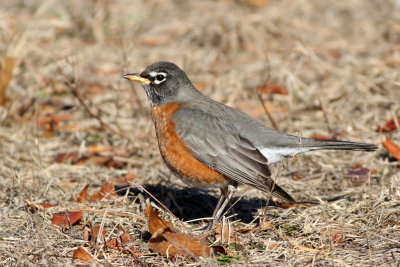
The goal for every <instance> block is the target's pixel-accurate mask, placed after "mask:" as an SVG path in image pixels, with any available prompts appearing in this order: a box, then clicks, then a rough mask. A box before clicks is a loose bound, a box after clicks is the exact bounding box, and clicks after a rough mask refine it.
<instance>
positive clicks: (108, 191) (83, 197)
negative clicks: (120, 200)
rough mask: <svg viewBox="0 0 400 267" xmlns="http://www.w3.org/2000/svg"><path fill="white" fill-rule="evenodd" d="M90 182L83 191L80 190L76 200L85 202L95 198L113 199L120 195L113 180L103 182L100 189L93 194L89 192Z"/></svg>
mask: <svg viewBox="0 0 400 267" xmlns="http://www.w3.org/2000/svg"><path fill="white" fill-rule="evenodd" d="M89 186H90V185H89V184H88V185H86V186H85V187H84V188H83V189H82V191H81V192H79V195H78V197H77V198H76V202H78V203H84V202H87V201H93V200H102V199H111V198H114V197H118V195H117V193H116V192H115V186H114V184H113V183H112V182H108V183H107V184H103V185H102V186H101V187H100V189H99V191H98V192H97V193H95V194H93V195H90V194H89Z"/></svg>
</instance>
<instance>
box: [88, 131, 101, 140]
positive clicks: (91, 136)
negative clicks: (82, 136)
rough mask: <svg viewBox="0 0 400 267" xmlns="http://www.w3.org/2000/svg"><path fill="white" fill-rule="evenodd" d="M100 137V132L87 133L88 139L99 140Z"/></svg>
mask: <svg viewBox="0 0 400 267" xmlns="http://www.w3.org/2000/svg"><path fill="white" fill-rule="evenodd" d="M101 138H102V136H101V135H100V134H98V133H94V134H91V135H89V141H92V142H93V141H98V140H100V139H101Z"/></svg>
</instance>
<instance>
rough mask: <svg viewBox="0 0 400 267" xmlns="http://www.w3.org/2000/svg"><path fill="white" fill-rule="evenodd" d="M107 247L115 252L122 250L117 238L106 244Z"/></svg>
mask: <svg viewBox="0 0 400 267" xmlns="http://www.w3.org/2000/svg"><path fill="white" fill-rule="evenodd" d="M106 244H107V247H108V248H110V249H114V250H120V249H121V243H120V241H119V240H118V239H117V238H111V239H110V240H108V241H107V242H106Z"/></svg>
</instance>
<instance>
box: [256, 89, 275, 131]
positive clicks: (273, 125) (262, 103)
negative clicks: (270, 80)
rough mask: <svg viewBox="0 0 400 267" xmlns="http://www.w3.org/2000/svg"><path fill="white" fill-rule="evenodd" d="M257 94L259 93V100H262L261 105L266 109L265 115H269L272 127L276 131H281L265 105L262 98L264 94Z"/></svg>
mask: <svg viewBox="0 0 400 267" xmlns="http://www.w3.org/2000/svg"><path fill="white" fill-rule="evenodd" d="M256 93H257V97H258V100H260V103H261V105H262V107H263V109H264V112H265V114H267V116H268V119H269V120H270V122H271V124H272V127H273V128H274V129H275V130H277V131H279V128H278V124H277V123H276V122H275V120H274V118H273V117H272V115H271V113H270V112H269V110H268V108H267V105H265V102H264V99H263V97H262V94H261V93H260V92H256Z"/></svg>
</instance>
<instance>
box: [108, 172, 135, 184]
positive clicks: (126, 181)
mask: <svg viewBox="0 0 400 267" xmlns="http://www.w3.org/2000/svg"><path fill="white" fill-rule="evenodd" d="M135 179H137V176H136V175H134V174H133V173H131V172H128V173H127V174H126V175H125V176H122V177H119V178H115V179H114V184H115V185H119V186H128V185H129V182H132V181H133V180H135Z"/></svg>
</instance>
